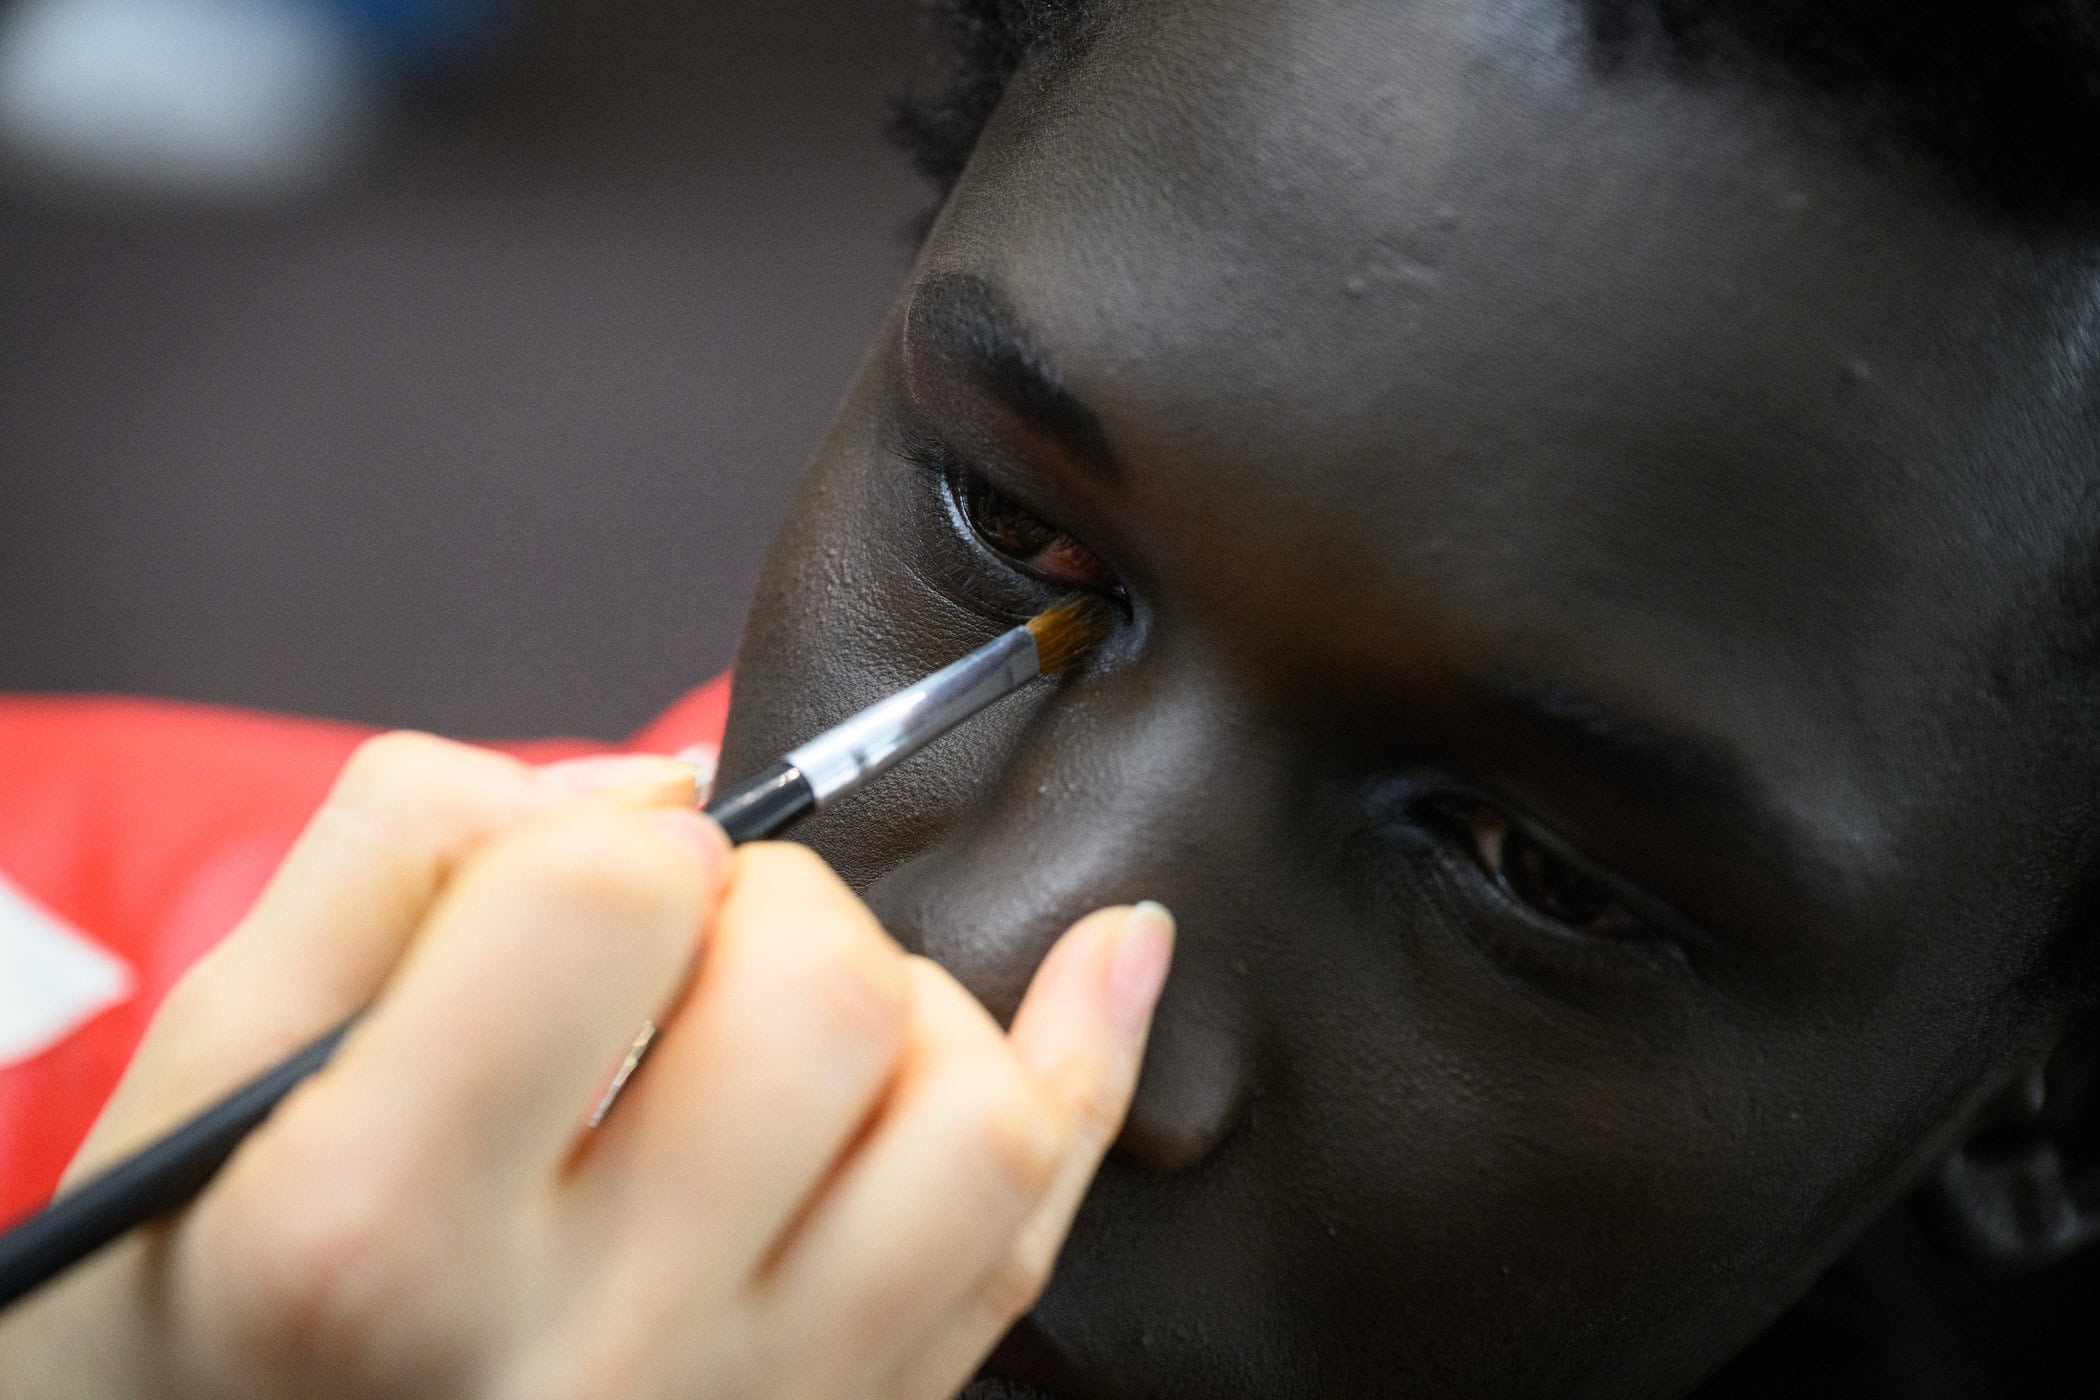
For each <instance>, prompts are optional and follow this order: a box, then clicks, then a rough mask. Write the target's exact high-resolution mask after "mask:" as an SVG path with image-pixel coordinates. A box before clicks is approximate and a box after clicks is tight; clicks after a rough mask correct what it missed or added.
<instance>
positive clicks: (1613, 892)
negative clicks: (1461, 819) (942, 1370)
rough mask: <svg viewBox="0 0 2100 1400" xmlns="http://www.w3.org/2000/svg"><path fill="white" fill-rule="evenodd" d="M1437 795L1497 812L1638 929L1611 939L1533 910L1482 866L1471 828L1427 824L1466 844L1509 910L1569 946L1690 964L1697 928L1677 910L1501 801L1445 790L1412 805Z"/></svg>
mask: <svg viewBox="0 0 2100 1400" xmlns="http://www.w3.org/2000/svg"><path fill="white" fill-rule="evenodd" d="M1439 799H1443V800H1446V801H1448V800H1451V799H1456V800H1458V801H1460V802H1469V803H1478V804H1480V805H1481V806H1484V807H1487V808H1489V809H1491V810H1493V811H1495V812H1496V813H1498V814H1499V815H1500V816H1501V817H1502V819H1503V820H1504V821H1506V822H1507V823H1508V824H1509V827H1510V829H1511V830H1512V831H1517V832H1521V833H1523V835H1524V837H1525V839H1526V840H1528V841H1531V842H1533V843H1534V844H1536V845H1537V846H1538V847H1539V848H1540V849H1542V850H1544V851H1545V852H1546V853H1547V854H1548V855H1549V856H1551V857H1552V858H1553V859H1555V860H1557V861H1560V862H1562V863H1563V864H1565V865H1566V866H1568V868H1569V869H1571V870H1573V871H1574V872H1575V873H1576V874H1578V875H1580V876H1581V877H1582V878H1583V879H1585V880H1588V881H1590V882H1591V883H1593V884H1595V885H1596V886H1597V887H1598V888H1599V889H1601V890H1602V891H1604V893H1605V894H1607V895H1608V896H1609V897H1610V898H1612V899H1613V900H1615V901H1617V902H1619V903H1621V904H1623V905H1624V906H1625V908H1626V910H1627V911H1628V912H1629V913H1630V914H1632V915H1633V917H1634V919H1635V920H1636V922H1637V923H1638V925H1639V928H1640V932H1639V934H1638V935H1634V936H1628V937H1623V938H1618V939H1611V938H1606V937H1604V936H1602V935H1595V934H1585V933H1583V932H1582V931H1581V930H1580V929H1579V928H1576V927H1574V926H1572V925H1568V924H1564V923H1560V922H1558V921H1556V920H1554V919H1553V918H1552V917H1551V916H1550V915H1548V914H1546V913H1545V912H1543V911H1541V910H1537V909H1534V908H1532V907H1531V906H1530V905H1529V904H1528V903H1526V902H1525V901H1524V900H1523V899H1522V898H1520V897H1519V896H1518V895H1517V894H1516V893H1515V892H1514V891H1513V890H1510V889H1509V888H1508V887H1507V882H1506V879H1504V878H1501V877H1498V876H1497V875H1496V874H1495V872H1493V871H1491V870H1489V869H1488V868H1487V867H1486V866H1485V865H1483V864H1482V862H1481V858H1480V855H1479V853H1478V852H1477V850H1475V849H1474V839H1473V837H1472V834H1471V833H1470V832H1466V831H1451V830H1449V828H1450V827H1451V825H1452V823H1451V821H1450V820H1449V819H1439V820H1436V821H1433V822H1431V823H1429V824H1431V825H1433V826H1435V827H1437V828H1438V829H1439V830H1440V831H1444V832H1446V834H1447V842H1448V844H1454V845H1459V846H1462V847H1464V849H1463V851H1461V852H1459V855H1460V856H1461V858H1462V859H1463V860H1464V861H1465V863H1466V866H1467V868H1468V870H1469V871H1470V872H1471V873H1472V875H1473V876H1474V877H1475V878H1477V879H1479V880H1481V881H1483V882H1485V883H1486V884H1487V885H1488V886H1490V887H1491V888H1492V890H1493V891H1494V894H1495V897H1496V898H1497V899H1498V900H1500V901H1501V902H1502V903H1504V904H1505V905H1507V906H1509V908H1510V910H1511V912H1512V913H1514V914H1516V915H1518V916H1519V917H1521V918H1523V919H1524V920H1525V921H1527V922H1529V923H1532V924H1536V925H1539V926H1541V927H1542V928H1545V929H1548V930H1551V931H1552V932H1553V935H1554V936H1555V937H1557V938H1559V939H1562V940H1564V941H1566V942H1568V943H1571V944H1572V943H1577V942H1578V941H1580V942H1584V943H1588V944H1594V945H1597V946H1598V947H1600V948H1601V947H1606V946H1610V945H1613V944H1616V945H1617V946H1619V947H1621V948H1625V949H1632V950H1637V951H1643V952H1656V951H1662V952H1665V953H1667V954H1668V956H1669V957H1670V958H1671V960H1672V961H1676V962H1684V963H1687V964H1688V963H1689V962H1690V961H1691V957H1690V955H1691V953H1692V951H1693V949H1694V947H1695V946H1696V927H1697V926H1696V925H1695V924H1694V923H1693V922H1692V920H1691V919H1690V917H1689V916H1687V915H1683V914H1679V913H1677V912H1676V911H1675V910H1674V909H1671V908H1669V907H1668V906H1667V905H1663V904H1661V902H1660V901H1659V900H1657V899H1656V898H1655V897H1653V896H1651V895H1647V894H1645V893H1643V892H1641V891H1637V890H1629V889H1627V887H1626V884H1625V882H1624V881H1623V880H1620V879H1618V878H1616V877H1614V876H1612V875H1609V874H1607V873H1604V872H1601V871H1599V870H1597V869H1596V868H1595V867H1594V866H1593V865H1592V864H1591V863H1590V862H1588V861H1587V860H1584V859H1582V858H1580V857H1578V856H1573V855H1570V854H1569V853H1568V852H1567V851H1566V850H1565V849H1564V848H1563V846H1562V844H1561V843H1560V842H1559V841H1557V840H1554V839H1553V838H1551V837H1548V836H1545V835H1542V834H1541V833H1540V831H1539V829H1538V827H1537V826H1536V825H1535V824H1533V823H1531V822H1528V821H1526V820H1524V819H1523V818H1521V817H1519V816H1518V815H1517V814H1515V813H1513V812H1511V811H1510V809H1509V808H1508V807H1507V806H1504V805H1503V804H1500V803H1496V802H1490V801H1488V800H1486V799H1485V798H1482V797H1479V796H1477V795H1475V794H1472V793H1464V792H1459V793H1452V792H1444V793H1438V794H1434V795H1432V796H1425V797H1424V798H1422V799H1421V800H1420V801H1419V802H1418V803H1416V804H1414V805H1415V806H1416V807H1417V808H1418V809H1419V808H1421V807H1423V806H1426V805H1428V804H1430V803H1433V802H1436V801H1438V800H1439Z"/></svg>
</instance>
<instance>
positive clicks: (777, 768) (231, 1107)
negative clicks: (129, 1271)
mask: <svg viewBox="0 0 2100 1400" xmlns="http://www.w3.org/2000/svg"><path fill="white" fill-rule="evenodd" d="M815 806H816V799H815V796H814V795H813V794H812V793H811V791H810V787H809V784H808V783H807V782H805V781H804V780H803V777H802V774H801V773H800V772H798V771H797V770H796V769H794V768H793V767H790V766H789V765H787V764H785V763H779V764H775V765H774V766H773V767H771V768H769V769H767V770H766V771H765V772H763V773H761V774H759V775H758V776H757V777H756V778H753V779H752V780H751V781H750V782H748V783H744V784H741V785H740V786H738V787H736V788H735V789H733V790H731V791H729V792H725V793H723V794H722V795H721V796H719V797H717V798H715V799H714V800H713V801H712V802H709V803H708V804H707V808H706V810H707V814H708V815H709V816H711V817H713V818H714V819H715V820H716V821H718V822H720V823H721V824H722V829H723V830H724V831H725V832H727V833H728V834H729V839H730V840H731V841H732V842H735V843H737V844H738V845H741V844H743V843H744V842H746V841H758V840H763V839H764V838H766V837H768V836H772V835H775V834H777V833H778V832H780V831H781V830H783V829H784V828H786V827H787V826H788V825H790V824H791V823H793V822H794V821H796V820H798V819H799V818H801V817H803V816H805V815H806V814H808V812H809V811H810V810H811V809H812V808H814V807H815ZM357 1021H358V1018H357V1017H355V1016H352V1017H351V1018H350V1019H349V1020H347V1021H345V1022H343V1023H342V1024H341V1025H339V1026H337V1027H336V1028H335V1029H334V1030H332V1031H329V1032H328V1033H327V1034H326V1035H323V1036H322V1037H321V1038H320V1039H318V1040H316V1041H314V1042H313V1043H312V1044H310V1045H308V1046H307V1047H306V1048H305V1049H303V1050H300V1051H298V1052H297V1053H295V1054H293V1055H292V1056H291V1057H290V1058H289V1059H286V1060H283V1061H281V1062H279V1063H278V1065H277V1066H276V1067H275V1068H274V1069H271V1070H268V1071H266V1072H265V1073H263V1074H261V1075H258V1076H257V1077H256V1078H254V1079H252V1080H250V1081H249V1082H248V1083H247V1084H245V1085H243V1086H241V1087H240V1088H238V1089H236V1090H234V1091H233V1092H232V1093H231V1094H228V1095H227V1096H226V1097H225V1098H223V1099H220V1100H219V1101H218V1102H217V1103H215V1104H213V1105H212V1106H211V1107H210V1108H207V1109H205V1110H204V1111H203V1112H202V1113H199V1114H198V1115H197V1116H196V1117H194V1118H192V1119H190V1120H189V1121H188V1122H187V1123H184V1124H183V1125H182V1126H181V1127H179V1128H176V1129H175V1130H174V1131H172V1132H170V1133H169V1134H167V1136H165V1137H163V1138H161V1139H160V1140H159V1141H158V1142H155V1143H153V1144H152V1145H151V1146H149V1147H146V1148H144V1149H142V1150H140V1151H138V1152H136V1153H134V1154H132V1155H131V1156H129V1157H126V1158H125V1159H124V1160H123V1161H121V1162H119V1163H117V1164H116V1165H115V1166H113V1167H111V1168H110V1169H109V1170H108V1171H106V1172H103V1173H102V1174H101V1175H100V1176H97V1177H94V1178H93V1179H91V1180H89V1181H88V1182H87V1183H85V1184H84V1185H81V1186H78V1187H75V1188H74V1189H73V1190H71V1191H68V1192H66V1194H65V1195H63V1196H60V1197H59V1198H58V1199H57V1200H55V1201H53V1202H52V1203H51V1204H49V1205H47V1206H45V1207H44V1208H43V1209H42V1210H40V1211H37V1212H36V1213H35V1214H33V1215H30V1216H29V1217H27V1218H26V1219H24V1220H23V1221H22V1222H21V1223H20V1224H19V1225H16V1226H15V1227H13V1228H12V1229H10V1230H9V1231H8V1232H7V1233H6V1234H4V1235H0V1308H6V1307H8V1306H10V1305H12V1304H13V1303H15V1302H17V1301H19V1300H20V1299H21V1298H22V1297H23V1296H24V1295H25V1294H28V1293H30V1292H33V1291H34V1290H36V1289H38V1288H40V1287H42V1286H43V1285H44V1284H46V1283H48V1282H50V1281H51V1280H52V1279H53V1278H54V1277H56V1276H57V1275H59V1274H61V1273H63V1272H64V1271H66V1270H67V1269H70V1268H71V1267H73V1265H75V1264H77V1263H79V1262H80V1261H81V1260H82V1259H85V1258H86V1257H87V1256H88V1255H90V1254H93V1253H94V1252H95V1251H96V1250H98V1249H100V1248H102V1246H104V1245H106V1244H108V1243H110V1241H112V1240H114V1239H116V1238H117V1237H118V1236H119V1235H123V1234H126V1233H128V1232H129V1231H131V1230H134V1229H136V1228H138V1227H139V1226H141V1225H144V1224H145V1223H146V1222H147V1221H149V1220H154V1219H157V1218H159V1217H160V1216H163V1215H166V1214H167V1213H168V1212H169V1211H171V1210H174V1209H176V1208H177V1207H178V1206H183V1205H186V1204H188V1203H189V1202H190V1201H192V1200H194V1199H195V1198H196V1196H197V1193H198V1192H200V1191H202V1190H203V1189H204V1188H205V1187H206V1186H207V1185H209V1184H210V1182H211V1179H212V1177H214V1176H215V1175H217V1174H218V1170H219V1168H220V1167H223V1166H224V1165H226V1159H227V1158H228V1157H231V1156H232V1155H233V1153H234V1149H235V1148H237V1147H239V1146H240V1145H241V1141H242V1139H244V1138H246V1137H247V1136H248V1134H249V1133H251V1132H253V1131H255V1129H256V1128H257V1127H258V1126H259V1125H260V1124H261V1123H262V1121H263V1120H264V1119H266V1118H268V1117H269V1116H270V1113H271V1111H272V1110H273V1109H275V1108H276V1107H277V1105H278V1104H279V1103H280V1102H282V1101H283V1099H284V1096H285V1095H286V1094H289V1093H290V1092H291V1091H292V1090H293V1089H295V1088H297V1087H298V1085H299V1082H300V1081H301V1080H303V1079H305V1078H306V1077H307V1076H308V1075H310V1074H312V1073H313V1072H314V1071H315V1070H317V1069H319V1068H320V1067H321V1066H323V1065H325V1064H327V1063H328V1060H329V1057H330V1056H332V1055H334V1054H335V1051H336V1047H337V1046H338V1045H341V1044H342V1043H343V1037H344V1036H346V1035H348V1034H349V1033H350V1029H351V1027H353V1026H355V1025H356V1024H357Z"/></svg>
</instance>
